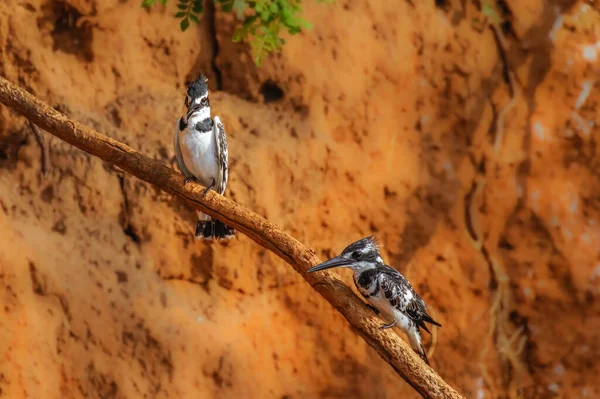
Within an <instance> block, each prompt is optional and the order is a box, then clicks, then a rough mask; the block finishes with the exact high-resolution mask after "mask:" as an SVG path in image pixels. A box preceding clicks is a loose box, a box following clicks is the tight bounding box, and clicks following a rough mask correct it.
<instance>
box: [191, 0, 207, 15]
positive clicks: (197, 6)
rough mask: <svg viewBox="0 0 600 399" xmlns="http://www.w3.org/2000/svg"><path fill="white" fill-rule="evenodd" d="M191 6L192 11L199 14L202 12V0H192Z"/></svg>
mask: <svg viewBox="0 0 600 399" xmlns="http://www.w3.org/2000/svg"><path fill="white" fill-rule="evenodd" d="M193 1H194V2H193V7H192V11H194V12H195V13H196V14H201V13H202V9H203V8H204V7H203V5H202V0H193Z"/></svg>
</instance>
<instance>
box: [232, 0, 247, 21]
mask: <svg viewBox="0 0 600 399" xmlns="http://www.w3.org/2000/svg"><path fill="white" fill-rule="evenodd" d="M233 9H234V10H235V12H236V13H237V17H238V19H242V16H243V15H244V10H245V9H246V2H245V1H244V0H234V2H233Z"/></svg>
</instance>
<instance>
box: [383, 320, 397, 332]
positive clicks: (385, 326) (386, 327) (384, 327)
mask: <svg viewBox="0 0 600 399" xmlns="http://www.w3.org/2000/svg"><path fill="white" fill-rule="evenodd" d="M395 325H396V320H394V321H393V322H391V323H390V324H383V325H381V326H380V327H379V329H380V330H385V329H388V328H392V327H394V326H395Z"/></svg>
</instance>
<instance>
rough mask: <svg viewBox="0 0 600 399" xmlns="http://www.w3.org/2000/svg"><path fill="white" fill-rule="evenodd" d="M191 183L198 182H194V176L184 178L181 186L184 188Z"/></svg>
mask: <svg viewBox="0 0 600 399" xmlns="http://www.w3.org/2000/svg"><path fill="white" fill-rule="evenodd" d="M191 181H195V182H196V183H197V182H198V180H196V178H195V177H194V176H188V177H186V178H185V181H184V182H183V185H184V186H186V185H187V184H188V183H189V182H191Z"/></svg>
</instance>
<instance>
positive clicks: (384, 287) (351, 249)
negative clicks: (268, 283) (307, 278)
mask: <svg viewBox="0 0 600 399" xmlns="http://www.w3.org/2000/svg"><path fill="white" fill-rule="evenodd" d="M334 267H348V268H350V269H352V271H353V272H354V284H355V285H356V288H357V289H358V291H359V292H360V293H361V295H362V296H363V297H364V298H365V299H366V300H367V301H368V302H369V303H370V305H371V307H372V308H374V309H375V310H376V312H377V313H378V314H379V315H380V316H383V318H385V319H388V320H391V322H390V323H389V324H383V325H382V326H381V327H380V328H382V329H386V328H391V327H394V326H398V327H400V328H401V329H402V331H404V333H405V334H406V335H407V337H408V341H409V342H410V345H411V347H412V348H413V350H414V351H415V352H417V354H419V355H420V356H421V358H422V359H423V360H424V361H425V363H427V364H428V365H429V360H428V359H427V355H426V353H425V349H424V348H423V345H422V343H421V331H420V329H419V328H422V329H423V330H425V331H427V332H428V333H430V331H429V330H428V329H427V326H426V325H425V322H427V323H430V324H433V325H436V326H438V327H441V326H442V325H441V324H440V323H438V322H437V321H435V320H433V319H432V318H431V316H429V315H428V314H427V306H426V305H425V301H424V300H423V298H421V297H420V296H419V294H417V293H416V292H415V290H414V289H413V287H412V285H411V284H410V283H409V282H408V280H407V279H406V278H405V277H404V276H403V275H402V274H400V272H398V271H397V270H395V269H393V268H391V267H390V266H388V265H386V264H385V263H383V259H381V255H380V254H379V250H378V249H377V243H376V241H375V239H374V238H373V237H367V238H363V239H362V240H359V241H356V242H355V243H352V244H350V245H348V246H347V247H346V248H345V249H344V250H343V251H342V253H341V254H340V255H338V256H336V257H335V258H332V259H329V260H328V261H326V262H323V263H321V264H320V265H317V266H315V267H313V268H311V269H308V273H313V272H318V271H320V270H327V269H332V268H334ZM430 334H431V333H430Z"/></svg>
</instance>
